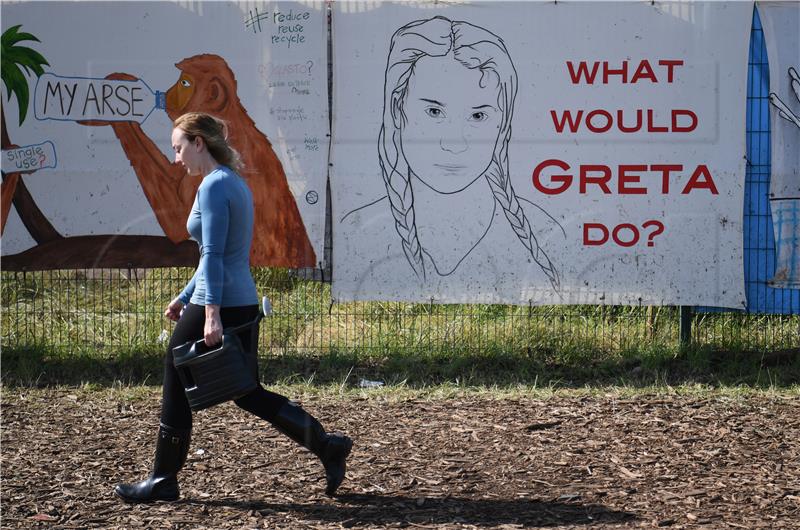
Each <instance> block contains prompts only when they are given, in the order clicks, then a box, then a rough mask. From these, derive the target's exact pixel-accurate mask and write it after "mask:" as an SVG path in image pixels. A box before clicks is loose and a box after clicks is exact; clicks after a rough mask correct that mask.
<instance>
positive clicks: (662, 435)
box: [0, 388, 800, 529]
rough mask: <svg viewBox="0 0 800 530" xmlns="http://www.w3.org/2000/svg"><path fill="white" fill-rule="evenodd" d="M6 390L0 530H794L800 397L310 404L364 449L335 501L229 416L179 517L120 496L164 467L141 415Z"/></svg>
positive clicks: (191, 482)
mask: <svg viewBox="0 0 800 530" xmlns="http://www.w3.org/2000/svg"><path fill="white" fill-rule="evenodd" d="M120 396H121V394H120V392H115V391H109V390H101V391H94V392H92V391H85V390H79V389H72V390H70V389H59V390H54V389H46V390H24V389H8V388H6V389H3V396H2V499H0V501H2V521H1V522H0V525H1V526H2V528H9V529H11V528H53V529H56V528H64V529H66V528H120V529H122V528H125V529H127V528H175V529H177V528H187V529H188V528H192V529H195V528H209V529H229V528H379V527H380V528H385V527H389V528H395V527H402V528H488V527H495V528H522V527H525V528H536V527H547V528H639V527H645V528H650V527H671V528H800V397H797V396H786V395H784V396H778V395H764V394H759V395H751V396H748V397H741V396H739V397H724V396H722V395H710V396H709V395H706V396H704V397H697V396H685V395H684V396H681V395H667V396H664V395H658V396H656V395H652V396H640V397H636V398H635V399H630V398H629V399H622V398H620V397H618V396H614V395H607V396H603V395H599V396H591V397H574V396H567V397H559V395H556V396H554V397H548V398H543V399H533V398H527V397H523V398H521V397H514V398H508V397H506V398H503V399H497V398H493V397H492V396H490V395H486V394H468V395H464V397H457V398H453V397H449V398H437V399H431V398H414V399H411V398H409V399H405V400H397V399H391V400H388V399H383V398H378V397H375V398H373V397H366V398H362V397H352V396H342V397H339V396H331V397H311V396H309V397H306V398H305V399H304V401H303V405H304V406H305V407H306V408H307V409H308V410H310V411H312V412H313V413H314V414H315V415H317V416H318V417H319V419H320V420H322V421H323V423H324V424H325V425H326V426H328V428H331V429H332V428H336V429H340V430H343V431H345V432H347V433H348V434H349V435H350V436H352V438H353V439H354V441H355V446H354V450H353V453H352V455H351V458H350V460H349V468H348V472H347V480H346V481H345V483H344V484H343V485H342V487H341V488H340V490H339V491H340V493H341V495H340V496H339V497H337V498H336V499H329V498H327V497H325V495H324V494H323V489H324V485H323V477H322V468H321V465H319V462H318V461H317V460H316V459H315V458H314V457H313V456H311V455H310V454H309V453H307V452H305V451H303V450H301V449H299V448H298V447H296V446H294V445H293V443H292V442H291V441H290V440H288V439H287V438H284V437H283V436H281V435H280V434H278V433H276V432H275V431H274V430H273V429H271V428H270V427H269V426H268V425H267V424H265V423H263V422H262V421H261V420H258V419H257V418H255V417H251V416H248V415H247V414H246V413H244V412H242V411H240V410H238V409H237V408H236V407H235V406H233V405H231V404H225V405H221V406H219V407H216V408H213V409H210V410H207V411H204V412H201V413H199V414H197V415H196V416H195V430H194V433H193V440H192V448H191V451H190V454H189V459H188V462H187V465H186V467H185V469H184V471H183V472H182V473H181V475H180V484H181V488H182V500H181V501H179V502H177V503H157V504H154V505H135V506H133V505H127V504H124V503H122V502H120V501H118V500H117V499H115V498H114V496H113V495H112V493H111V490H112V488H113V486H114V484H115V483H117V482H118V481H131V480H134V479H138V478H142V477H143V476H144V475H145V473H146V471H147V469H148V467H149V465H150V462H151V459H152V451H153V442H154V437H155V431H156V426H157V424H156V421H157V420H156V418H157V415H158V404H159V393H158V389H153V390H147V391H145V392H144V395H143V396H142V397H141V398H140V399H134V400H131V399H130V398H125V399H123V398H121V397H120Z"/></svg>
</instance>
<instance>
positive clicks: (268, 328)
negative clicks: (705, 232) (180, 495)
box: [0, 269, 800, 388]
mask: <svg viewBox="0 0 800 530" xmlns="http://www.w3.org/2000/svg"><path fill="white" fill-rule="evenodd" d="M191 273H192V271H191V270H190V269H155V270H131V271H125V270H112V271H108V270H103V271H52V272H49V271H48V272H36V273H24V274H23V273H8V272H3V273H2V296H1V299H2V313H0V326H1V327H2V357H1V358H0V361H1V362H0V366H1V367H2V380H3V382H4V383H6V384H20V385H27V386H36V385H44V384H82V383H90V384H100V385H104V386H109V385H114V384H118V383H119V382H122V383H124V384H132V385H136V384H142V383H146V384H150V383H152V384H159V383H160V380H161V370H162V364H161V363H162V355H163V349H164V347H165V344H164V343H163V342H161V341H159V336H160V335H162V334H163V333H164V330H167V332H168V331H169V330H170V329H171V328H170V326H171V324H169V323H167V322H166V321H165V319H164V318H163V316H162V311H163V307H164V306H165V305H166V304H167V303H168V302H169V300H171V299H172V297H174V296H175V294H176V293H177V292H179V291H180V289H181V288H182V287H183V285H184V283H185V282H186V281H187V280H188V278H189V277H190V275H191ZM254 276H255V278H256V282H257V285H258V288H259V292H261V293H262V294H265V295H267V296H269V297H270V299H271V300H272V303H273V306H274V308H275V313H274V314H273V315H272V316H271V317H270V318H268V319H266V320H265V321H264V322H263V323H262V325H261V341H260V348H259V351H260V352H261V355H262V363H261V364H262V366H261V370H262V380H264V381H265V382H267V383H270V384H276V383H277V382H281V381H288V382H290V383H292V384H296V383H300V382H304V381H313V382H314V384H318V385H329V384H339V385H341V384H342V382H343V381H344V384H345V386H347V387H350V386H357V384H358V382H359V381H360V380H361V379H362V378H364V379H370V380H381V381H384V382H386V383H387V385H389V386H391V387H397V386H398V385H405V386H407V387H409V388H425V387H427V386H431V385H433V386H440V385H448V384H452V385H456V386H458V387H487V386H488V387H496V386H500V387H508V388H513V387H515V386H517V385H523V386H528V387H530V386H534V387H544V388H551V387H552V388H582V387H585V386H587V385H588V386H591V385H621V386H623V387H627V386H630V387H636V388H639V387H646V386H650V385H653V384H659V385H693V384H700V385H715V386H720V385H722V386H724V385H730V386H737V385H748V386H752V387H758V388H769V387H782V388H787V387H792V386H793V385H796V384H797V383H798V381H800V317H798V316H764V315H744V314H740V313H712V314H702V315H697V316H695V318H694V321H693V329H694V336H693V338H694V342H693V344H692V345H691V346H690V347H681V346H680V344H679V339H678V336H679V314H678V310H677V308H674V307H657V308H646V307H645V308H642V307H609V306H548V307H528V306H504V305H438V304H431V303H423V304H405V303H388V302H370V303H367V302H358V303H340V304H333V303H331V299H330V286H329V285H328V284H322V283H319V282H313V281H306V280H300V279H297V278H295V277H293V276H291V275H290V274H289V272H288V271H286V270H281V269H258V270H255V271H254Z"/></svg>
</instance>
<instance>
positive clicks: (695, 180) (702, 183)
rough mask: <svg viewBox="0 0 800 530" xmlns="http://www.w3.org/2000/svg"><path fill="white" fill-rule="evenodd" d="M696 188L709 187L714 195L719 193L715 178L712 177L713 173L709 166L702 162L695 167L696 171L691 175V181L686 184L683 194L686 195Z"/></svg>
mask: <svg viewBox="0 0 800 530" xmlns="http://www.w3.org/2000/svg"><path fill="white" fill-rule="evenodd" d="M701 177H703V180H700V178H701ZM695 189H698V190H702V189H707V190H710V191H711V194H712V195H719V192H718V191H717V186H716V184H714V179H713V178H711V173H710V172H709V171H708V167H706V165H705V164H700V165H699V166H697V167H696V168H695V170H694V173H692V176H691V177H689V182H687V183H686V186H685V187H684V188H683V191H682V192H681V195H686V194H687V193H689V192H690V191H693V190H695Z"/></svg>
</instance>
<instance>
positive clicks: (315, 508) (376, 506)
mask: <svg viewBox="0 0 800 530" xmlns="http://www.w3.org/2000/svg"><path fill="white" fill-rule="evenodd" d="M337 501H338V502H337V503H335V504H319V503H314V504H301V503H271V502H261V501H254V500H250V501H237V500H224V499H222V500H211V501H209V500H194V499H184V500H183V501H181V502H185V503H191V504H200V505H203V506H206V507H208V508H211V509H213V508H214V507H227V508H234V509H238V510H242V511H243V512H250V511H253V510H255V511H257V512H259V513H260V514H261V515H270V514H274V513H286V512H295V513H297V514H299V515H301V516H302V517H303V518H304V519H306V520H317V521H319V522H324V523H339V524H341V525H342V526H344V527H345V528H347V527H350V526H363V525H367V526H370V525H374V526H380V525H388V524H393V523H403V522H405V523H415V524H447V523H461V524H472V525H479V526H496V525H502V524H517V525H519V524H521V525H526V526H538V527H548V526H563V525H593V524H597V523H614V522H623V521H633V520H636V519H637V518H636V516H634V515H633V514H631V513H628V512H623V511H617V510H611V509H609V508H606V507H604V506H601V505H597V504H578V503H566V502H555V501H553V502H550V501H537V500H526V499H519V500H499V499H498V500H491V499H469V498H459V497H446V498H439V499H437V498H429V499H424V500H423V499H416V498H412V497H406V496H398V495H376V494H367V495H342V496H339V497H337Z"/></svg>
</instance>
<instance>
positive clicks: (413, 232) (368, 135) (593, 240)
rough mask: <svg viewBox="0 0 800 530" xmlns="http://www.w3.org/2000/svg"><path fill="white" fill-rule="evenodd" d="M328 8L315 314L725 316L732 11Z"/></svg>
mask: <svg viewBox="0 0 800 530" xmlns="http://www.w3.org/2000/svg"><path fill="white" fill-rule="evenodd" d="M335 8H336V9H335V10H334V14H333V37H334V38H333V42H334V57H333V59H334V83H335V84H334V108H335V112H334V130H333V137H334V145H333V154H332V176H331V188H332V191H333V201H334V203H333V212H334V219H333V229H334V234H333V235H334V242H335V248H334V252H333V256H334V267H333V274H334V276H333V296H334V298H335V299H337V300H340V301H346V300H370V299H380V300H405V301H430V300H433V301H435V302H440V303H449V302H481V303H512V304H529V303H531V304H549V303H565V304H573V303H587V304H595V303H605V304H659V305H660V304H680V305H712V306H724V307H739V308H742V307H744V305H745V296H744V280H743V272H742V204H743V187H744V176H745V167H744V164H745V161H744V154H745V101H746V76H747V51H748V42H749V30H750V23H751V17H752V9H753V4H752V3H747V2H736V3H715V2H708V3H704V2H693V3H663V2H657V3H655V4H651V3H649V2H637V3H633V2H619V3H605V2H602V3H600V2H585V3H583V2H558V3H550V2H549V3H531V2H510V3H500V2H485V3H480V2H478V3H469V4H463V5H462V4H445V3H413V4H410V3H391V4H390V3H380V4H378V5H371V9H365V10H360V11H359V10H356V9H352V4H347V3H345V4H335Z"/></svg>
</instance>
